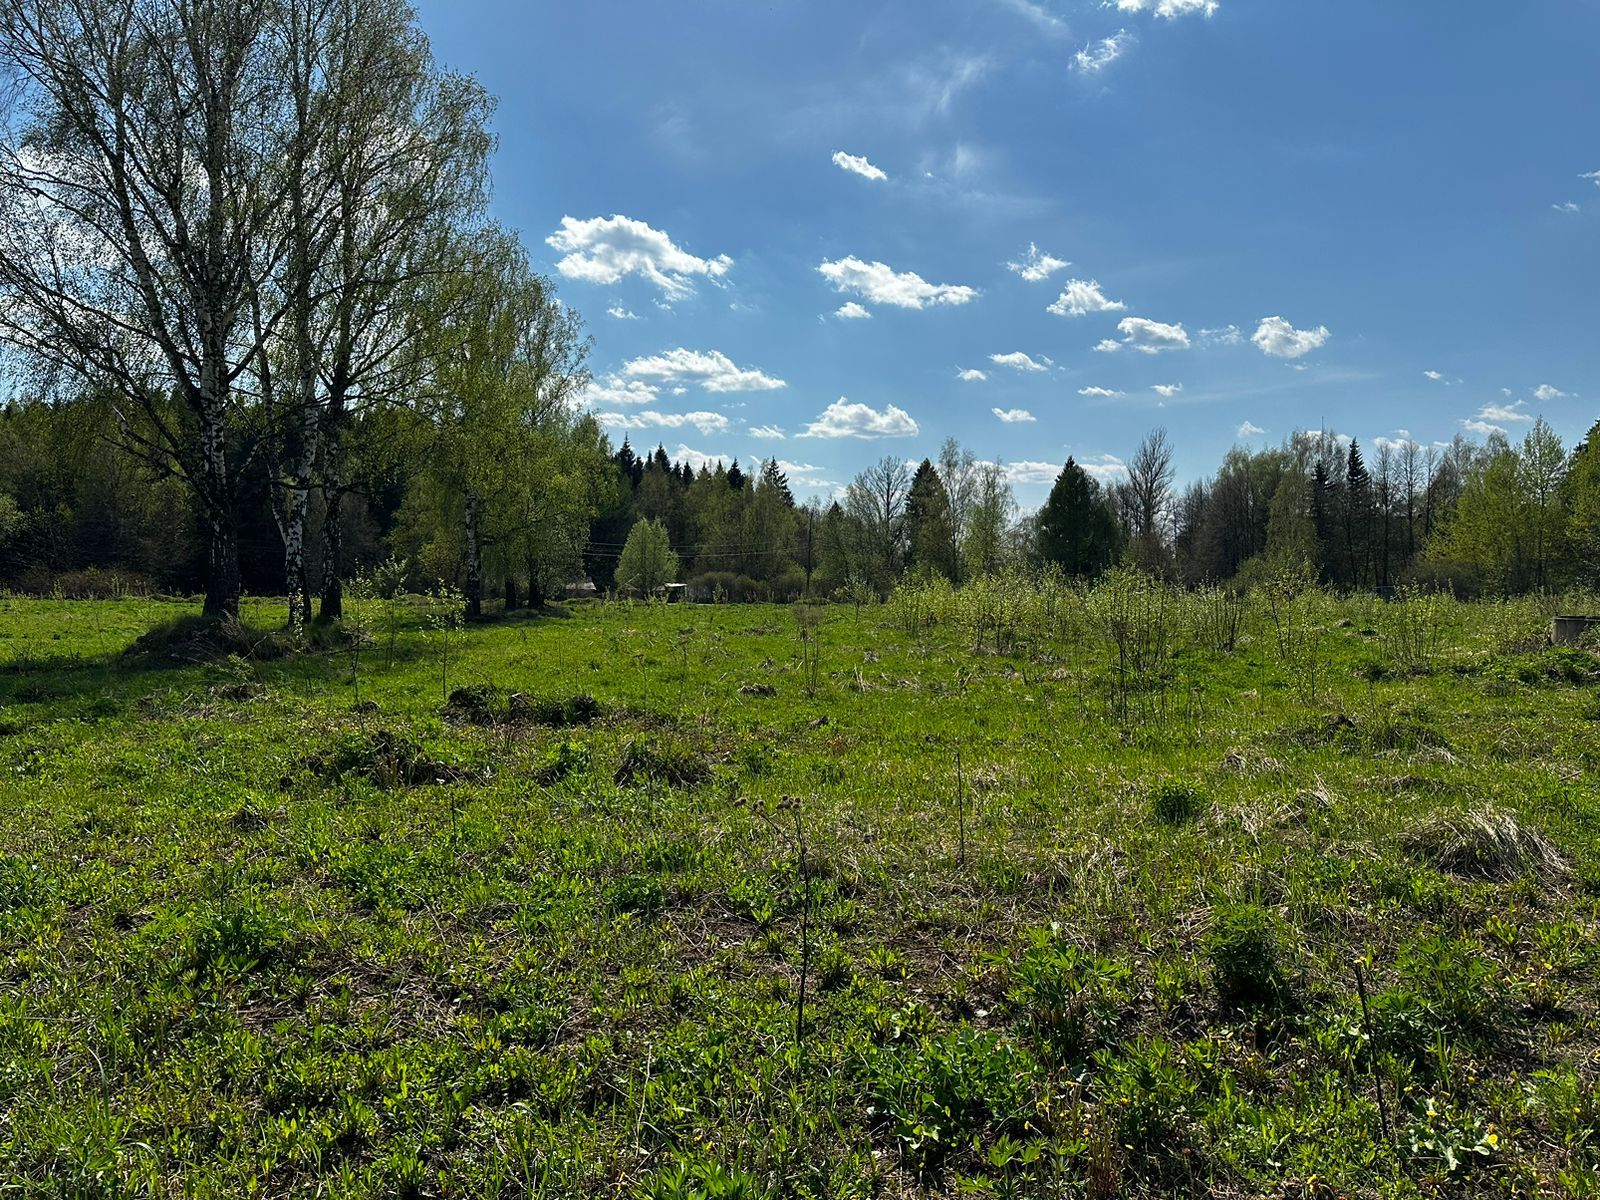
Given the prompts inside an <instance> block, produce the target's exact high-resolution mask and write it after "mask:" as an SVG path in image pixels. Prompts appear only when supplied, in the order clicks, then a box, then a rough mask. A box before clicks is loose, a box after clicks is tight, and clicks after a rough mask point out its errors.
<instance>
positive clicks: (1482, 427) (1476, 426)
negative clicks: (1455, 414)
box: [1461, 419, 1505, 437]
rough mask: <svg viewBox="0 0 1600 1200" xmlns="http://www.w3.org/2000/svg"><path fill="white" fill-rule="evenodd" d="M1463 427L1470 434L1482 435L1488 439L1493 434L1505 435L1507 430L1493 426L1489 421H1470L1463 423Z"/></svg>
mask: <svg viewBox="0 0 1600 1200" xmlns="http://www.w3.org/2000/svg"><path fill="white" fill-rule="evenodd" d="M1461 427H1462V428H1463V429H1465V430H1466V431H1467V432H1468V433H1481V434H1483V435H1484V436H1485V437H1487V436H1488V435H1489V434H1491V433H1504V432H1505V430H1504V429H1502V428H1501V427H1500V426H1498V425H1491V424H1489V422H1487V421H1482V420H1477V419H1469V420H1465V421H1462V422H1461Z"/></svg>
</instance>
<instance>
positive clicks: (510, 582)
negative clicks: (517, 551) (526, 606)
mask: <svg viewBox="0 0 1600 1200" xmlns="http://www.w3.org/2000/svg"><path fill="white" fill-rule="evenodd" d="M516 607H517V581H516V580H515V579H512V578H511V577H510V576H507V577H506V611H507V612H511V611H512V610H513V609H515V608H516Z"/></svg>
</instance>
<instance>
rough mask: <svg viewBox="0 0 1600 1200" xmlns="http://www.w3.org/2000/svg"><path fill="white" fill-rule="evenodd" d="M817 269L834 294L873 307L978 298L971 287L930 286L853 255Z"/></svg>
mask: <svg viewBox="0 0 1600 1200" xmlns="http://www.w3.org/2000/svg"><path fill="white" fill-rule="evenodd" d="M817 270H818V271H819V272H821V274H822V277H823V278H824V279H826V280H827V281H828V282H829V283H831V284H833V286H834V290H835V291H839V292H854V293H855V294H856V295H858V296H860V297H861V298H862V299H864V300H870V301H871V302H872V303H874V304H892V305H894V306H895V307H896V308H927V307H929V306H930V305H936V304H965V303H967V302H968V301H969V300H972V299H974V298H976V296H977V295H978V293H977V291H976V289H974V288H970V287H963V286H961V285H958V284H952V283H929V282H928V281H927V280H926V279H924V278H922V276H920V275H917V274H914V273H913V272H910V271H907V272H905V273H904V274H900V273H898V272H896V271H895V270H894V269H893V268H892V267H890V266H889V265H888V264H886V263H881V262H870V263H869V262H862V261H861V260H860V259H859V258H856V257H855V256H854V255H851V256H850V257H849V258H842V259H840V260H838V261H837V262H824V263H823V264H822V265H821V266H820V267H818V268H817Z"/></svg>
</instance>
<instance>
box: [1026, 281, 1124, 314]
mask: <svg viewBox="0 0 1600 1200" xmlns="http://www.w3.org/2000/svg"><path fill="white" fill-rule="evenodd" d="M1127 307H1128V306H1127V305H1126V304H1124V303H1122V301H1120V300H1108V299H1107V298H1106V295H1105V293H1104V292H1102V291H1101V290H1100V283H1099V281H1098V280H1094V279H1072V280H1068V281H1067V286H1066V287H1065V288H1064V289H1062V292H1061V295H1060V296H1058V297H1057V298H1056V302H1055V303H1054V304H1052V305H1050V307H1049V308H1047V309H1045V311H1046V312H1053V313H1055V314H1056V316H1058V317H1082V316H1085V315H1087V314H1089V313H1097V312H1122V311H1123V310H1124V309H1126V308H1127Z"/></svg>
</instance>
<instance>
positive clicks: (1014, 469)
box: [1005, 462, 1061, 483]
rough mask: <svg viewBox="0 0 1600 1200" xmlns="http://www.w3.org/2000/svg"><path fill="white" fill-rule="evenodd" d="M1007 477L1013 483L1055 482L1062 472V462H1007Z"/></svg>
mask: <svg viewBox="0 0 1600 1200" xmlns="http://www.w3.org/2000/svg"><path fill="white" fill-rule="evenodd" d="M1005 470H1006V478H1007V479H1008V480H1010V481H1011V482H1012V483H1054V482H1055V481H1056V476H1057V475H1060V474H1061V464H1060V463H1047V462H1014V463H1007V464H1006V467H1005Z"/></svg>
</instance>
